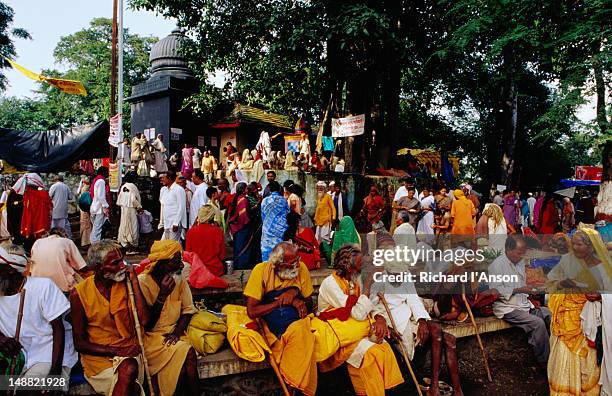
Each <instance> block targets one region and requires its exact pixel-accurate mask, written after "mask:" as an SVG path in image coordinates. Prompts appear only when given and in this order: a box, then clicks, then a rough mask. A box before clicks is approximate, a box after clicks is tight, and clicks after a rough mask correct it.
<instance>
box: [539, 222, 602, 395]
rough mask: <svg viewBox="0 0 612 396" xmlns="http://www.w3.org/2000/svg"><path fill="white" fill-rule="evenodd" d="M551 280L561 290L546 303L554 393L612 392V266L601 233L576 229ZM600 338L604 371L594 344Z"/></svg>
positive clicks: (549, 373)
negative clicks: (550, 313) (549, 318)
mask: <svg viewBox="0 0 612 396" xmlns="http://www.w3.org/2000/svg"><path fill="white" fill-rule="evenodd" d="M548 279H549V280H550V281H552V282H554V283H553V284H554V285H556V287H557V289H558V290H559V293H558V294H553V295H552V296H551V297H550V300H549V303H548V306H549V308H550V310H551V312H552V320H551V337H550V345H551V351H550V357H549V360H548V382H549V386H550V394H551V395H552V396H561V395H563V396H565V395H575V396H589V395H600V394H602V395H610V394H612V348H611V346H612V335H611V334H610V332H611V331H612V296H611V295H610V294H609V293H610V291H612V263H611V260H610V256H609V254H608V252H607V250H606V248H605V244H604V242H603V240H602V239H601V236H600V235H599V233H598V232H597V231H595V230H593V229H590V228H586V227H583V228H580V229H579V230H578V231H576V233H575V234H574V236H573V237H572V251H571V252H569V253H567V254H565V255H563V257H562V258H561V261H560V262H559V264H557V265H556V266H555V267H554V268H553V269H552V270H551V271H550V273H549V274H548ZM600 333H601V334H600ZM600 337H601V339H602V344H603V348H602V350H600V351H599V352H601V353H603V359H602V363H601V367H600V365H598V357H597V355H598V350H597V348H596V343H595V339H596V338H597V339H599V338H600Z"/></svg>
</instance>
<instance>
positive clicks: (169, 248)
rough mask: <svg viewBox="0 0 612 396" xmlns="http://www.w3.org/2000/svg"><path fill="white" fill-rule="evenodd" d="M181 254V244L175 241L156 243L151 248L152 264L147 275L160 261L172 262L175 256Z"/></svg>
mask: <svg viewBox="0 0 612 396" xmlns="http://www.w3.org/2000/svg"><path fill="white" fill-rule="evenodd" d="M180 252H181V244H180V243H178V242H177V241H174V240H164V241H155V242H154V243H153V246H151V253H150V254H149V257H148V258H149V261H150V262H151V264H149V265H148V266H147V268H146V269H145V271H144V272H145V273H149V272H151V271H152V270H153V268H154V267H155V264H157V262H158V261H160V260H170V259H171V258H173V257H174V255H175V254H177V253H180Z"/></svg>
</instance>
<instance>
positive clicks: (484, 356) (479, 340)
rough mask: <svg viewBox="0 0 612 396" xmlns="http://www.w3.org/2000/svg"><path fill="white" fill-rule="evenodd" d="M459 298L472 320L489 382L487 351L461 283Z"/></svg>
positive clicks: (491, 379)
mask: <svg viewBox="0 0 612 396" xmlns="http://www.w3.org/2000/svg"><path fill="white" fill-rule="evenodd" d="M461 287H462V291H461V298H462V299H463V302H464V304H465V308H466V309H467V311H468V315H469V316H470V321H471V322H472V326H474V331H475V332H476V339H477V340H478V345H479V346H480V352H481V353H482V360H483V362H484V365H485V369H486V370H487V378H488V379H489V382H493V378H492V377H491V369H490V368H489V360H488V359H487V352H486V351H485V349H484V345H483V344H482V339H480V331H478V325H477V324H476V319H474V314H473V313H472V308H470V304H469V303H468V300H467V297H466V296H465V285H461Z"/></svg>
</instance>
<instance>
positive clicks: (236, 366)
mask: <svg viewBox="0 0 612 396" xmlns="http://www.w3.org/2000/svg"><path fill="white" fill-rule="evenodd" d="M476 323H477V324H478V330H479V331H480V333H481V334H484V333H490V332H495V331H500V330H504V329H507V328H510V327H512V326H510V324H508V323H507V322H505V321H503V320H501V319H497V318H496V317H494V316H491V317H486V318H476ZM442 329H443V330H444V331H446V332H447V333H450V334H452V335H454V336H455V337H457V338H462V337H469V336H473V335H475V334H476V332H475V330H474V326H472V324H471V322H470V321H469V320H468V321H466V322H463V323H458V322H457V323H443V324H442ZM269 367H270V365H269V364H268V362H267V361H263V362H259V363H253V362H247V361H245V360H243V359H241V358H239V357H238V356H237V355H236V354H235V353H234V351H233V350H231V349H230V348H227V349H223V350H221V351H219V352H217V353H215V354H212V355H208V356H202V357H200V358H198V372H199V373H200V378H201V379H204V378H211V377H220V376H223V375H232V374H242V373H247V372H251V371H257V370H262V369H265V368H269Z"/></svg>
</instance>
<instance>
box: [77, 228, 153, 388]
mask: <svg viewBox="0 0 612 396" xmlns="http://www.w3.org/2000/svg"><path fill="white" fill-rule="evenodd" d="M87 260H88V266H89V268H90V269H92V270H94V271H95V274H94V275H93V276H90V277H89V278H87V279H86V280H85V281H83V282H81V283H79V284H78V285H77V286H76V287H75V288H74V289H73V290H72V292H71V293H70V307H71V313H72V332H73V335H74V346H75V348H76V350H77V352H79V353H80V354H81V363H82V364H83V369H84V371H85V378H86V379H87V382H89V384H90V385H91V386H92V387H93V388H94V390H95V391H96V393H99V394H103V395H110V394H113V395H116V396H124V395H125V396H128V395H130V396H131V395H142V396H144V391H143V390H142V386H141V384H142V383H143V379H144V367H143V363H142V359H141V353H142V350H141V348H140V346H139V344H138V338H137V336H136V328H135V324H134V317H133V314H132V311H133V308H132V305H131V304H130V303H129V297H128V290H127V285H126V282H131V284H132V288H133V290H134V300H135V303H136V310H137V312H138V317H139V320H140V324H141V326H144V327H146V326H147V325H148V323H149V309H148V306H147V302H146V301H145V299H144V297H143V295H142V292H141V291H140V286H139V284H138V279H137V277H136V274H135V273H134V270H133V267H126V265H125V261H124V260H123V254H122V253H121V246H120V245H119V244H118V243H116V242H113V241H110V240H106V239H105V240H102V241H100V242H95V243H93V244H92V245H91V247H90V248H89V251H88V253H87ZM128 274H129V276H128Z"/></svg>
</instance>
